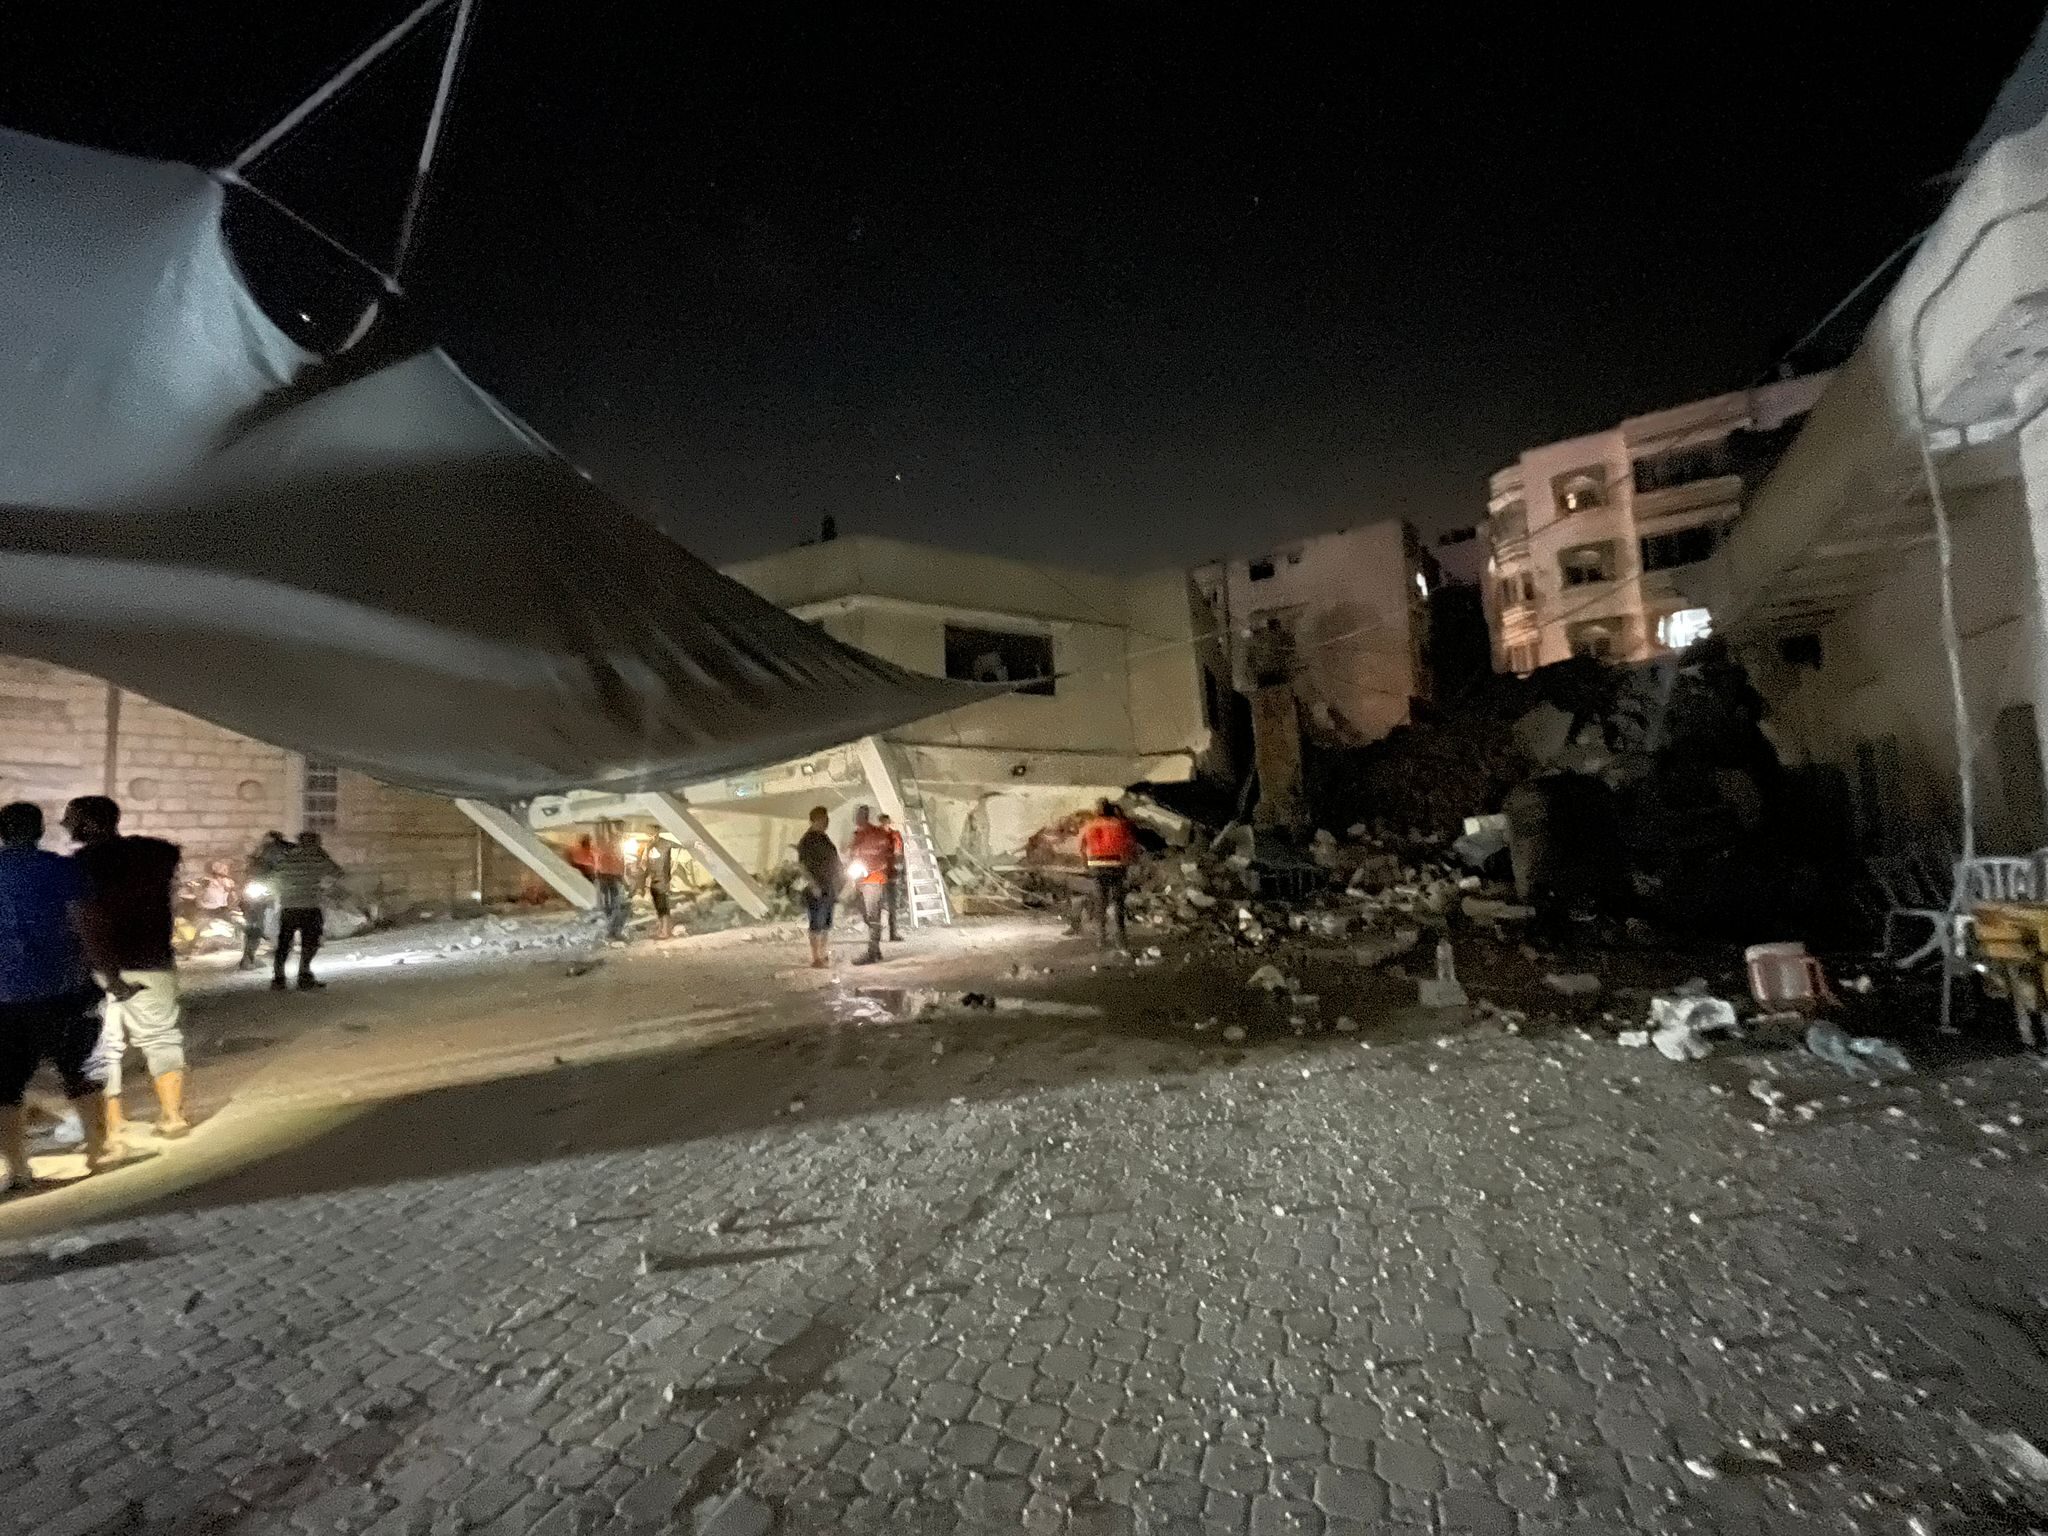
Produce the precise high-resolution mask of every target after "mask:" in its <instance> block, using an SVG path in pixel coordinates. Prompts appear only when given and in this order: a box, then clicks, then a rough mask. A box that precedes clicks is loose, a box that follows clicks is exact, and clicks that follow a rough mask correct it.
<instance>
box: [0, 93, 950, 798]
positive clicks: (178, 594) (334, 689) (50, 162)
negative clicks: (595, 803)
mask: <svg viewBox="0 0 2048 1536" xmlns="http://www.w3.org/2000/svg"><path fill="white" fill-rule="evenodd" d="M222 204H223V199H222V191H221V188H220V187H219V185H218V184H217V183H216V182H214V181H213V180H212V179H211V178H210V177H208V176H206V175H205V174H204V173H202V172H199V171H197V170H194V169H192V168H190V167H185V166H176V165H163V164H156V163H152V162H147V161H138V160H132V159H127V158H123V157H120V156H115V155H111V154H106V153H103V152H100V151H95V150H87V149H79V148H76V147H73V146H69V145H59V144H51V143H48V142H46V141H43V140H38V139H34V138H30V137H27V136H24V135H21V134H17V133H12V132H8V131H6V130H0V212H4V217H0V423H4V426H0V434H4V436H0V508H5V511H4V512H0V652H5V653H7V654H12V655H19V656H27V657H33V658H36V659H39V660H43V661H48V662H53V663H56V664H58V665H62V666H66V667H72V668H75V669H77V670H79V671H83V672H88V673H91V674H93V675H95V676H98V677H102V678H105V679H107V680H108V681H110V682H113V683H117V684H119V685H120V686H122V687H124V688H129V689H133V690H134V691H136V692H138V693H141V694H145V695H147V696H148V697H150V698H153V699H156V700H158V701H159V702H161V703H164V704H168V705H170V706H172V707H174V708H177V709H182V710H185V711H187V712H188V713H191V714H194V715H197V716H200V717H201V718H203V719H206V720H211V721H213V722H215V723H216V724H219V725H222V726H226V727H227V728H229V729H231V730H234V731H238V732H241V733H242V734H244V735H248V736H252V737H256V738H258V739H260V740H264V741H269V742H274V743H277V744H278V745H281V746H286V747H291V748H294V749H297V750H299V751H302V752H304V753H306V754H307V755H308V756H312V757H317V758H320V759H323V760H327V761H332V762H336V763H339V764H342V765H344V766H347V767H351V768H356V769H360V770H362V771H363V772H365V773H369V774H371V775H373V776H375V777H377V778H379V779H382V780H385V781H386V782H389V783H393V784H400V785H405V786H408V787H411V788H416V789H424V790H431V791H435V792H438V793H443V794H451V795H467V796H473V797H476V798H481V799H490V800H497V801H510V800H518V799H525V798H528V797H531V796H534V795H538V794H550V793H559V792H562V791H565V790H569V789H574V788H603V789H612V790H619V791H626V790H639V789H657V788H675V787H678V786H680V785H684V784H688V783H694V782H700V781H703V780H707V779H712V778H717V777H721V776H724V775H727V774H732V773H737V772H743V771H747V770H750V769H753V768H757V767H760V766H762V765H764V764H767V763H772V762H778V761H782V760H785V759H788V758H791V757H795V756H800V755H802V754H804V753H806V752H810V751H815V750H818V749H820V748H824V747H828V746H833V745H836V744H838V743H841V742H844V741H848V740H852V739H854V738H856V737H859V736H863V735H867V734H869V733H872V732H876V731H881V730H886V729H888V728H890V727H892V726H896V725H900V724H903V723H905V722H906V721H909V720H913V719H918V718H921V717H923V716H926V715H931V714H935V713H939V712H941V711H944V710H947V709H952V708H956V707H958V706H959V705H961V704H965V703H970V702H973V701H974V700H976V699H980V698H985V697H988V696H989V692H990V690H987V689H982V688H976V687H973V686H971V685H968V684H963V683H957V682H949V681H946V680H944V679H939V678H932V677H925V676H921V675H919V674H916V673H911V672H907V671H904V670H902V669H901V668H898V667H894V666H891V665H889V664H888V663H886V662H883V661H881V660H879V659H877V658H875V657H872V656H869V655H866V654H865V653H863V652H860V651H857V650H855V649H853V648H851V647H849V646H845V645H842V644H840V643H839V642H837V641H835V640H833V639H832V638H831V637H830V636H828V635H826V634H825V633H824V632H823V631H822V630H820V629H817V628H816V627H814V626H812V625H809V624H806V623H804V622H802V621H800V620H798V619H795V618H792V617H790V616H789V615H788V614H786V613H784V612H782V611H781V610H780V609H778V608H776V607H774V606H773V605H772V604H770V603H768V602H766V601H765V600H763V599H762V598H760V597H758V596H756V595H755V594H754V593H752V592H750V591H748V590H747V589H746V588H744V587H742V586H740V585H739V584H738V583H736V582H734V581H732V580H730V579H729V578H727V577H725V576H723V575H721V574H719V573H718V572H717V571H714V570H713V569H711V568H710V567H709V566H707V565H705V564H703V563H702V562H701V561H699V560H697V559H696V558H695V557H693V556H692V555H690V554H689V553H688V552H687V551H685V550H684V549H682V548H681V547H680V546H679V545H677V544H676V543H674V542H673V541H672V540H670V539H669V538H667V537H666V536H665V535H663V534H662V533H660V532H659V531H657V530H656V529H654V528H653V527H651V526H649V525H648V524H646V523H643V522H642V521H640V520H639V519H638V518H635V517H633V516H632V515H631V514H629V513H628V512H626V511H625V510H624V509H623V508H622V507H620V506H619V505H617V504H616V503H614V502H613V501H611V500H610V499H609V498H607V497H606V496H605V495H604V494H603V493H602V492H601V491H600V490H599V489H598V488H597V487H596V486H594V485H593V484H592V483H590V481H589V480H588V479H587V478H585V477H583V476H582V475H580V474H579V473H578V472H577V471H575V470H574V469H572V468H571V467H570V466H568V465H567V464H565V463H564V462H563V461H561V460H560V459H559V458H558V457H556V456H554V455H553V454H552V453H550V452H549V451H548V450H547V448H546V445H545V444H543V443H540V442H539V441H537V440H536V439H535V438H534V437H533V436H532V435H531V434H530V433H529V432H527V431H526V430H525V429H524V428H523V427H522V426H521V425H520V424H519V423H518V422H517V421H516V419H514V418H513V417H511V416H510V415H509V414H508V413H507V412H506V411H504V410H503V408H502V407H500V406H499V405H498V404H497V403H496V402H495V401H493V400H492V399H491V398H490V396H489V395H487V394H486V393H484V392H483V391H482V390H481V389H479V388H477V387H476V385H474V384H473V383H472V382H471V381H470V380H469V379H468V378H467V377H465V376H464V375H463V373H462V372H461V370H460V369H459V368H458V367H457V366H456V365H455V363H454V362H453V361H452V360H451V359H450V358H449V357H448V356H447V355H446V354H445V353H443V352H441V351H439V350H438V349H429V350H425V351H421V352H418V353H415V354H413V355H410V356H407V357H404V358H402V359H401V360H399V361H397V362H394V363H390V364H388V365H385V366H381V367H378V368H376V369H375V370H374V371H370V372H367V373H365V374H363V375H362V376H360V377H355V378H352V379H349V380H348V381H347V382H344V383H339V384H337V385H336V386H334V387H332V388H328V389H322V390H314V391H311V392H308V391H307V390H305V389H304V388H303V385H304V384H305V382H306V380H307V379H308V378H317V375H313V374H309V373H308V369H309V366H310V365H311V364H312V363H313V362H314V359H313V357H312V355H311V354H309V353H306V352H305V351H303V350H302V349H300V348H298V347H297V346H296V345H295V344H294V343H293V342H292V341H291V340H290V339H289V338H288V337H286V336H285V335H284V334H283V333H282V332H281V331H279V330H278V329H277V327H276V326H275V325H273V324H272V323H271V322H270V321H269V319H268V318H267V317H265V316H264V314H263V313H262V311H261V309H260V308H259V307H258V306H257V304H256V302H255V301H254V299H253V298H252V297H251V296H250V294H249V293H248V291H247V289H246V288H245V287H244V285H243V284H242V282H241V280H240V277H239V276H238V274H237V272H236V269H235V266H234V261H233V257H232V254H231V252H230V251H229V250H228V248H227V246H226V244H225V242H224V241H223V238H222V234H221V223H220V215H221V212H222ZM295 380H297V381H298V382H299V383H300V385H301V386H302V387H301V388H300V389H297V390H292V389H290V388H289V386H291V385H292V384H293V383H294V381H295Z"/></svg>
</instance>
